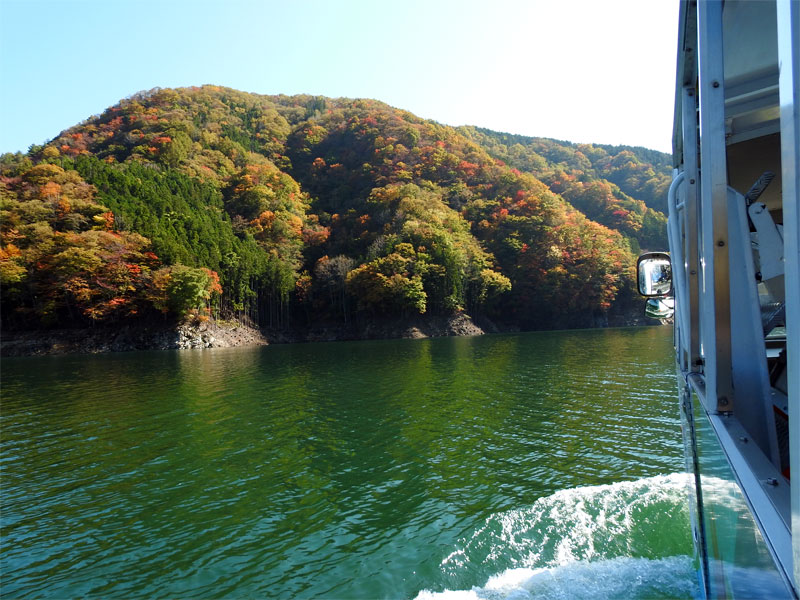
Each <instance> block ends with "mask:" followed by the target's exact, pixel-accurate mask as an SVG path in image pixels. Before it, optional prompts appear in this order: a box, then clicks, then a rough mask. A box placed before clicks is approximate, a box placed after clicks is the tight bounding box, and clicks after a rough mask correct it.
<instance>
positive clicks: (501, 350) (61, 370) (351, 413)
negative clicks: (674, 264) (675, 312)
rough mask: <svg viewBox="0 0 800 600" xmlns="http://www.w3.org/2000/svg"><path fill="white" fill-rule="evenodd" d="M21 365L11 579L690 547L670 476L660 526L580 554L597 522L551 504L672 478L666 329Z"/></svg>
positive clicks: (157, 577) (169, 592) (354, 577)
mask: <svg viewBox="0 0 800 600" xmlns="http://www.w3.org/2000/svg"><path fill="white" fill-rule="evenodd" d="M2 367H3V371H2V388H1V389H2V411H0V427H1V428H2V440H1V443H2V454H1V455H0V458H1V460H2V463H0V464H1V465H2V511H1V512H0V527H1V528H2V548H1V549H0V561H1V563H0V568H1V569H2V579H0V592H1V593H2V595H3V597H7V598H15V597H32V596H36V597H50V598H63V597H79V596H91V597H103V598H115V597H116V598H124V597H131V596H159V597H165V596H177V597H195V598H201V597H207V598H211V597H214V598H219V597H254V596H259V597H272V598H317V597H321V598H407V597H414V596H416V595H417V594H418V593H420V592H422V591H423V590H425V592H424V593H425V594H436V593H438V592H443V591H444V590H446V589H450V590H458V589H460V590H470V589H472V588H473V587H474V588H475V589H484V588H482V587H481V586H485V585H486V584H487V581H489V580H490V578H491V577H493V576H497V575H498V574H500V573H503V572H504V571H505V570H507V569H512V568H519V567H525V568H538V567H553V566H557V565H563V564H567V563H571V562H574V561H579V562H581V561H583V562H586V561H589V562H591V561H593V560H595V559H597V560H600V559H602V560H604V561H608V560H612V561H613V560H616V559H619V560H623V559H624V560H628V559H631V560H638V559H647V560H655V561H658V560H661V559H665V560H674V559H672V558H670V557H676V556H684V555H686V554H688V553H690V550H691V546H690V542H689V536H688V533H686V531H685V527H687V526H688V521H687V519H688V518H687V517H686V514H685V509H684V507H683V501H682V497H680V494H678V495H675V494H672V495H669V501H668V502H666V503H665V502H663V501H662V502H661V504H659V505H658V514H663V515H666V516H665V517H664V518H658V519H656V518H648V519H645V520H643V521H642V523H647V525H641V526H638V528H636V529H635V535H636V536H645V537H648V536H651V537H652V539H650V541H649V542H647V543H638V544H637V543H633V542H632V541H631V539H629V538H630V537H631V536H632V535H634V534H633V533H631V531H633V530H626V529H624V528H622V529H620V530H619V534H620V535H621V536H623V538H624V539H614V536H612V535H605V534H604V535H603V536H600V537H598V538H597V539H592V540H591V543H592V552H588V551H584V550H579V551H577V550H576V551H575V552H573V553H572V554H571V555H570V556H571V558H569V557H568V560H566V562H565V561H561V562H559V560H560V559H559V554H558V552H559V551H561V552H562V554H563V550H564V547H565V546H564V544H565V543H567V542H565V540H567V541H569V540H572V539H573V538H575V539H578V538H580V536H581V535H584V534H581V533H580V532H581V531H584V530H583V529H581V527H583V528H584V529H585V526H586V524H585V523H583V522H578V521H579V519H577V517H576V516H575V515H576V514H577V513H576V512H575V511H573V510H569V511H561V512H560V513H559V512H558V511H555V510H554V509H553V508H552V506H555V505H551V504H548V502H550V503H553V502H556V504H557V500H558V498H559V496H558V495H557V494H558V493H564V492H563V490H571V489H576V488H586V487H587V486H589V487H591V486H595V487H593V488H592V489H594V490H600V491H599V492H598V493H600V494H601V495H603V497H604V498H605V500H604V501H596V502H595V504H592V503H591V502H586V501H584V502H583V504H582V505H581V506H587V505H588V506H596V507H600V508H597V509H593V508H592V509H589V511H588V512H587V513H585V514H584V515H582V516H581V518H582V519H584V521H585V520H588V521H589V522H592V521H593V520H596V519H599V518H602V519H605V520H606V521H607V522H612V521H613V519H614V518H617V517H612V516H610V513H609V511H610V510H611V509H609V508H608V506H611V505H613V506H616V507H617V508H615V509H614V510H616V511H617V513H618V512H619V511H622V512H625V510H628V509H626V508H625V506H630V505H631V502H633V501H634V500H635V498H636V494H633V495H631V492H630V489H629V488H626V487H620V486H621V485H623V484H624V485H644V486H645V488H646V489H647V490H651V488H652V487H653V486H658V485H661V486H662V487H663V486H667V488H669V489H670V490H672V489H673V488H674V487H675V482H674V481H673V480H671V479H665V480H663V481H662V480H659V479H652V478H653V477H655V476H663V475H668V474H670V473H676V472H678V471H680V470H681V468H682V449H681V444H680V431H679V422H678V419H677V408H676V404H675V401H674V397H675V382H674V376H673V369H672V360H671V358H670V337H669V331H668V330H667V329H666V328H648V329H621V330H598V331H577V332H547V333H535V334H523V335H497V336H483V337H476V338H448V339H434V340H395V341H375V342H354V343H337V344H306V345H293V346H270V347H266V348H256V349H244V348H243V349H225V350H213V351H197V352H152V353H131V354H117V355H107V356H70V357H43V358H25V359H4V360H3V365H2ZM648 478H650V479H648ZM644 480H646V481H647V482H649V483H641V482H642V481H644ZM624 482H628V483H627V484H625V483H624ZM635 482H639V483H638V484H637V483H635ZM653 482H655V483H653ZM596 486H599V487H596ZM667 488H664V489H667ZM643 489H644V488H643ZM560 491H561V492H560ZM648 493H650V492H649V491H648ZM653 493H654V494H655V492H653ZM626 494H627V495H626ZM656 496H657V494H656ZM656 496H653V497H656ZM611 497H613V498H616V499H617V500H618V501H617V502H616V504H615V503H610V504H609V500H608V499H609V498H611ZM659 497H660V496H659ZM620 498H622V500H619V499H620ZM628 499H630V502H629V501H628ZM662 500H663V499H662ZM559 506H560V505H559ZM537 507H538V508H537ZM601 508H602V510H603V511H605V512H604V513H603V514H602V516H601V515H600V513H599V512H598V511H600V509H601ZM541 514H545V515H548V514H549V515H551V517H552V518H551V517H548V518H550V519H551V520H550V521H547V519H545V520H544V521H543V520H542V517H541ZM614 514H616V513H614ZM509 515H513V518H512V517H509ZM653 515H655V513H653ZM620 518H622V517H620ZM670 518H672V521H670ZM509 519H511V520H510V521H509ZM676 522H677V523H678V525H679V527H678V529H677V531H678V533H677V534H672V535H663V533H664V532H663V531H661V529H662V528H669V527H672V529H673V531H675V523H676ZM503 523H512V529H513V531H512V530H509V531H506V530H504V529H503V527H504V525H503ZM642 527H644V530H642ZM648 527H649V528H650V529H647V528H648ZM504 532H505V533H504ZM559 536H560V537H559ZM575 536H578V537H577V538H576V537H575ZM625 536H627V537H625ZM584 537H585V535H584ZM590 537H591V536H590ZM523 538H524V540H523ZM555 538H558V539H555ZM581 539H582V538H581ZM576 544H577V542H576ZM570 547H572V546H570ZM574 547H575V548H583V547H584V546H581V545H580V544H577V545H575V546H574ZM520 548H523V550H520ZM559 549H560V550H559ZM448 557H451V558H449V559H448ZM453 557H456V558H458V557H461V559H459V560H456V558H453ZM581 564H583V563H581ZM630 564H633V563H626V565H628V566H629V567H630ZM637 564H638V563H637ZM659 564H661V563H659ZM664 564H671V563H664ZM681 564H683V563H681ZM576 572H577V571H576ZM681 576H685V574H683V573H682V574H681ZM476 586H477V587H476ZM486 589H488V588H486ZM473 593H474V592H473ZM490 595H491V594H490Z"/></svg>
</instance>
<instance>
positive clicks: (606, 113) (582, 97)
mask: <svg viewBox="0 0 800 600" xmlns="http://www.w3.org/2000/svg"><path fill="white" fill-rule="evenodd" d="M677 22H678V1H677V0H610V1H607V2H600V1H598V0H398V1H395V0H328V1H323V0H262V1H257V0H218V1H214V2H209V1H205V0H0V69H1V70H0V152H8V151H12V152H13V151H17V150H22V151H25V150H27V148H28V146H30V144H33V143H37V144H40V143H43V142H45V141H47V140H50V139H52V138H53V137H55V136H56V135H58V133H59V132H61V131H62V130H64V129H66V128H68V127H70V126H72V125H74V124H76V123H78V122H80V121H82V120H84V119H86V118H88V117H90V116H92V115H94V114H98V113H100V112H102V111H103V110H104V109H105V108H107V107H108V106H111V105H112V104H115V103H116V102H118V101H119V100H120V99H122V98H125V97H126V96H129V95H131V94H133V93H135V92H137V91H140V90H147V89H150V88H153V87H181V86H189V85H202V84H204V83H212V84H217V85H224V86H229V87H233V88H236V89H240V90H243V91H247V92H256V93H261V94H279V93H284V94H296V93H308V94H321V95H325V96H331V97H340V96H344V97H350V98H375V99H377V100H382V101H384V102H387V103H388V104H391V105H392V106H396V107H398V108H403V109H406V110H409V111H411V112H413V113H415V114H417V115H418V116H420V117H423V118H428V119H435V120H437V121H439V122H441V123H445V124H449V125H478V126H482V127H488V128H490V129H495V130H499V131H506V132H511V133H519V134H524V135H534V136H544V137H552V138H557V139H564V140H570V141H575V142H595V143H609V144H630V145H639V146H646V147H649V148H654V149H656V150H662V151H665V152H669V151H670V140H671V128H672V107H673V87H674V83H675V57H676V47H677Z"/></svg>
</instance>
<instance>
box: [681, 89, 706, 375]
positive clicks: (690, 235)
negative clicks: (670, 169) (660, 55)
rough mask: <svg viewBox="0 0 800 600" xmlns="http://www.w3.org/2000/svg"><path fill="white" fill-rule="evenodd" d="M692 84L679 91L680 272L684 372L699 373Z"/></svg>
mask: <svg viewBox="0 0 800 600" xmlns="http://www.w3.org/2000/svg"><path fill="white" fill-rule="evenodd" d="M694 83H695V82H694V81H692V85H691V87H688V86H687V87H684V88H683V91H682V97H683V101H682V108H681V123H682V125H683V172H684V173H685V177H686V179H685V183H684V186H685V189H686V199H685V203H686V208H685V211H684V213H685V215H686V227H685V228H684V235H685V240H684V246H683V247H684V251H683V259H684V263H685V264H684V269H685V273H686V276H687V277H686V280H687V284H688V285H687V287H688V290H687V293H686V297H687V299H688V301H689V306H688V307H687V310H688V312H689V339H688V340H686V342H687V343H688V356H687V359H688V362H689V368H688V372H690V373H698V372H701V371H702V360H701V354H700V310H699V303H700V292H699V290H700V287H699V286H700V261H699V255H698V252H697V250H698V248H697V246H698V244H699V241H700V238H699V231H698V230H699V221H700V213H699V211H700V204H699V202H698V195H699V185H698V181H699V178H698V169H697V96H696V94H695V90H694Z"/></svg>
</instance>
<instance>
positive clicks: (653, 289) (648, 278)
mask: <svg viewBox="0 0 800 600" xmlns="http://www.w3.org/2000/svg"><path fill="white" fill-rule="evenodd" d="M636 271H637V273H638V281H639V293H640V294H641V295H642V296H647V297H648V298H658V297H661V296H669V295H670V293H671V292H672V265H671V264H670V261H669V254H666V253H664V252H648V253H647V254H642V255H641V256H640V257H639V260H637V261H636Z"/></svg>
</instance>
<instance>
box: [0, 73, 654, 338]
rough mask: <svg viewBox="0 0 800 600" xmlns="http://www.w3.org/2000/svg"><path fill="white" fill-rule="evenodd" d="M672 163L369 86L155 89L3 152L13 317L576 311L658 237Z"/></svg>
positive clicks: (6, 312)
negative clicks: (496, 128)
mask: <svg viewBox="0 0 800 600" xmlns="http://www.w3.org/2000/svg"><path fill="white" fill-rule="evenodd" d="M647 158H649V159H650V160H652V161H656V164H654V163H652V162H647V161H646V160H645V159H647ZM667 164H668V163H667V158H666V155H663V154H660V153H655V152H654V151H648V150H645V149H637V148H633V149H628V148H613V147H607V146H592V145H574V144H569V143H567V142H556V141H554V140H546V139H541V138H525V137H521V136H512V135H509V134H500V133H496V132H491V131H488V130H482V129H476V128H470V127H466V128H458V129H455V128H452V127H446V126H443V125H440V124H438V123H435V122H432V121H426V120H423V119H420V118H418V117H415V116H414V115H412V114H410V113H408V112H406V111H402V110H398V109H395V108H392V107H389V106H388V105H386V104H383V103H380V102H376V101H371V100H349V99H330V98H323V97H312V96H291V97H288V96H261V95H256V94H249V93H244V92H239V91H236V90H231V89H226V88H220V87H216V86H203V87H200V88H184V89H155V90H151V91H149V92H143V93H139V94H136V95H134V96H132V97H130V98H128V99H126V100H123V101H121V102H120V103H119V104H117V105H115V106H113V107H110V108H109V109H107V110H106V111H105V112H104V113H103V114H101V115H99V116H96V117H93V118H91V119H89V120H87V121H85V122H84V123H81V124H79V125H76V126H75V127H72V128H70V129H68V130H66V131H64V132H62V133H61V134H59V135H58V136H57V137H56V138H54V139H53V140H52V141H51V142H49V143H47V144H45V145H44V146H42V147H32V148H31V150H30V151H29V152H28V153H27V154H26V155H22V154H19V153H18V154H6V155H3V156H2V157H0V184H1V187H0V211H2V212H0V218H1V219H2V220H1V221H0V235H2V249H1V250H0V283H2V286H3V295H2V313H1V315H2V320H3V325H4V326H5V327H12V328H35V327H46V326H53V325H64V324H73V325H81V324H85V323H92V322H94V323H115V322H120V321H123V320H125V321H129V320H131V319H153V318H162V319H171V318H178V317H183V316H185V315H187V314H194V315H195V316H196V317H197V318H204V317H203V315H204V314H207V313H208V312H209V311H211V312H213V313H214V314H216V315H221V316H227V317H238V318H245V317H246V318H249V319H251V320H252V321H254V322H255V323H257V324H260V325H262V326H267V327H274V328H283V329H290V328H292V327H297V326H303V325H307V324H309V323H314V322H320V321H326V322H347V321H349V320H353V319H371V318H385V317H387V316H412V315H447V314H453V313H455V312H460V311H467V312H469V313H470V314H472V315H473V316H483V317H487V318H490V319H494V320H495V321H498V322H501V323H504V324H506V325H508V326H518V327H522V328H547V327H564V326H585V325H588V324H591V323H594V322H596V321H597V320H598V318H602V315H603V314H605V313H606V312H607V311H608V310H609V309H610V308H611V307H612V305H615V306H617V307H620V306H622V305H624V304H625V303H630V302H631V301H632V291H631V290H632V265H633V262H634V253H636V252H638V251H639V248H640V247H647V248H663V247H665V245H666V244H665V240H664V234H665V231H664V223H665V219H664V215H663V214H662V213H661V212H659V210H658V208H659V206H662V204H663V198H662V196H663V195H664V194H665V190H666V185H668V180H669V174H668V167H667Z"/></svg>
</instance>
